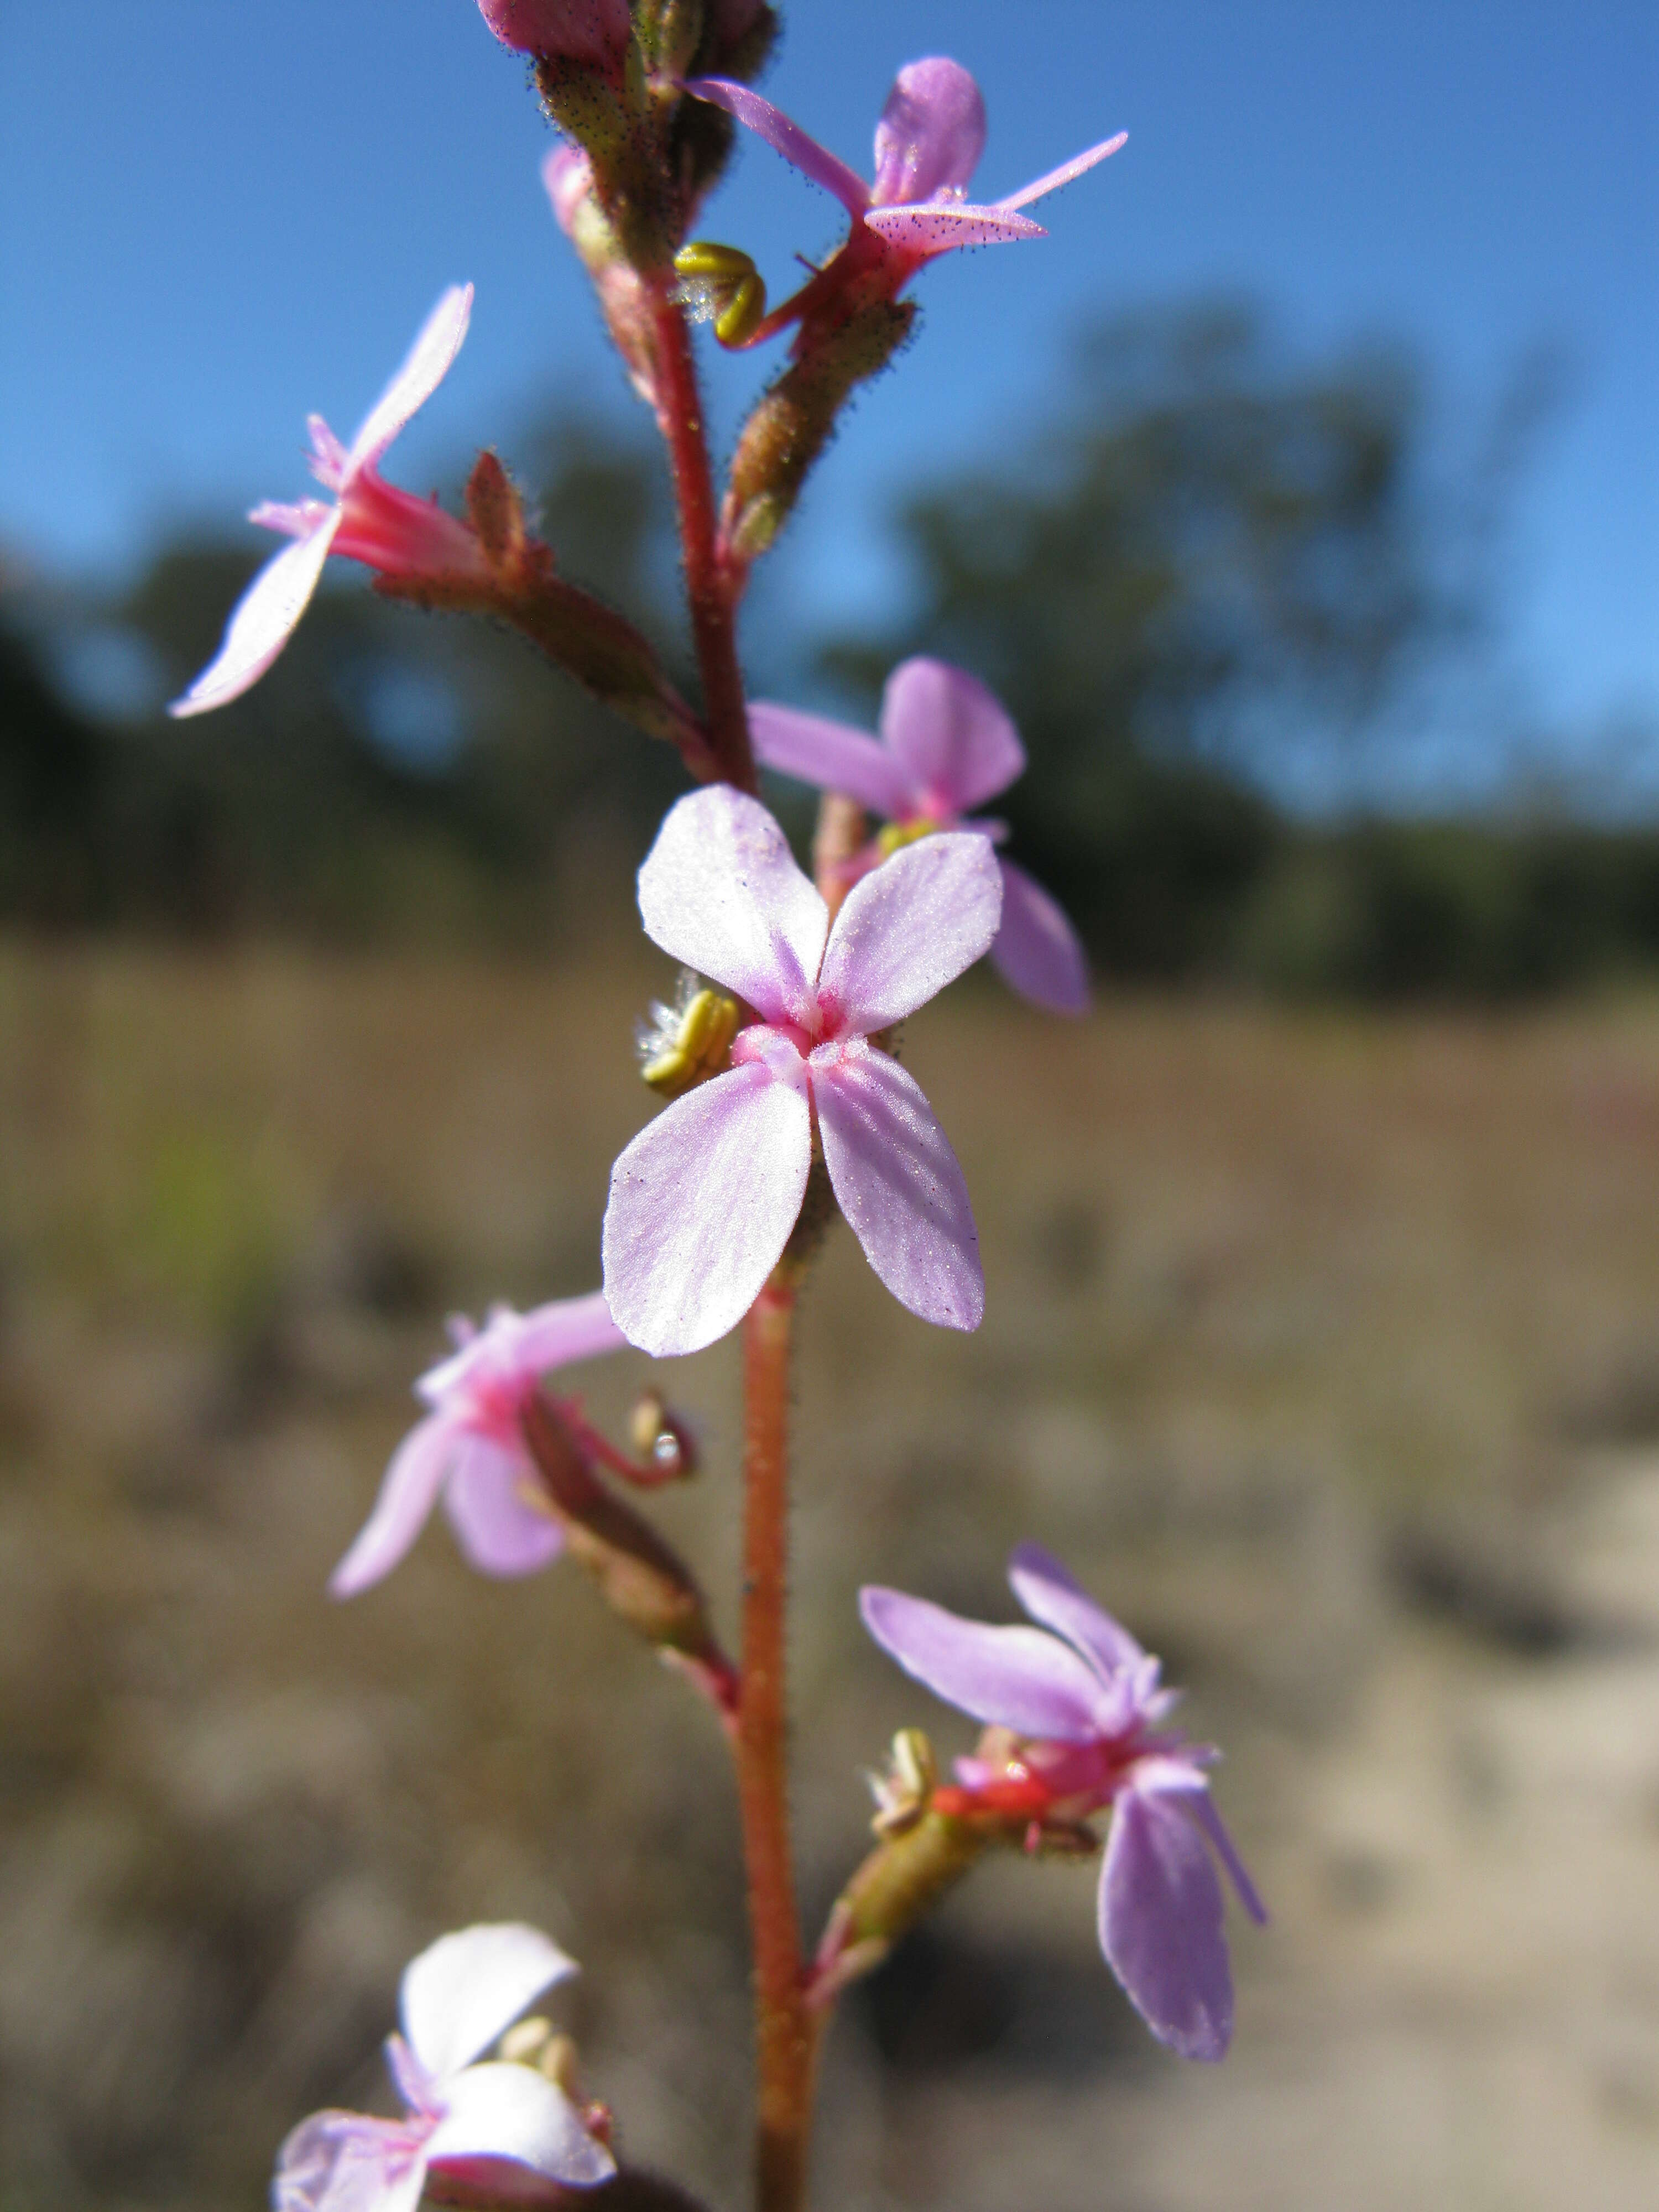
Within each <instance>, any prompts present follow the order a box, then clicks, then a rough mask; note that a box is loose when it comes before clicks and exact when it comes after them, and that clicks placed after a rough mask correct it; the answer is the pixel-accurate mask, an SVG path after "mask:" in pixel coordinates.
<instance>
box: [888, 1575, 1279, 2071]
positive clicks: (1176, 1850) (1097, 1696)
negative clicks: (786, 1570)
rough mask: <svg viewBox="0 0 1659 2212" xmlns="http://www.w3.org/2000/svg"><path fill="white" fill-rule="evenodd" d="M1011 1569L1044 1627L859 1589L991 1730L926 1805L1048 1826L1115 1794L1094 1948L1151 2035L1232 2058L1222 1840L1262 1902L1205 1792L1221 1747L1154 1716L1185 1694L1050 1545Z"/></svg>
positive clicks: (1185, 2050)
mask: <svg viewBox="0 0 1659 2212" xmlns="http://www.w3.org/2000/svg"><path fill="white" fill-rule="evenodd" d="M1008 1579H1009V1581H1010V1582H1011V1583H1012V1585H1013V1588H1014V1594H1015V1595H1016V1596H1017V1597H1018V1600H1019V1601H1020V1603H1021V1605H1023V1606H1024V1608H1025V1611H1026V1612H1027V1613H1029V1614H1030V1618H1031V1619H1032V1620H1034V1621H1036V1622H1038V1623H1040V1624H1041V1625H1040V1626H1038V1627H1036V1628H998V1627H993V1626H990V1625H989V1624H987V1623H986V1622H984V1621H978V1620H962V1619H961V1618H960V1617H959V1616H958V1615H957V1614H956V1613H947V1612H945V1609H944V1607H942V1606H937V1605H929V1604H928V1603H927V1601H926V1600H925V1599H922V1598H916V1597H908V1596H906V1595H905V1594H904V1593H903V1591H902V1590H896V1589H865V1590H863V1591H861V1592H860V1600H859V1603H860V1611H861V1612H862V1613H863V1615H864V1623H865V1626H866V1628H867V1629H868V1630H869V1631H870V1633H871V1634H872V1636H873V1637H874V1638H875V1639H876V1641H877V1643H878V1644H880V1645H881V1646H882V1647H883V1649H884V1650H886V1651H888V1652H890V1653H891V1655H892V1656H893V1657H894V1658H895V1659H896V1660H897V1661H898V1662H899V1664H900V1666H901V1667H902V1668H904V1670H905V1672H906V1673H907V1674H913V1675H915V1678H916V1680H918V1681H919V1682H925V1683H926V1684H927V1687H928V1688H929V1689H930V1690H933V1692H936V1693H937V1694H938V1695H939V1697H941V1698H944V1699H946V1700H947V1701H948V1702H949V1703H950V1704H951V1705H957V1706H959V1707H960V1708H961V1709H962V1711H963V1712H966V1713H971V1714H972V1715H973V1716H974V1717H975V1719H976V1720H980V1721H984V1722H986V1723H988V1725H989V1728H990V1729H991V1730H992V1731H994V1733H992V1734H991V1735H987V1739H986V1740H985V1741H982V1742H981V1748H980V1755H979V1756H978V1757H976V1758H974V1759H959V1760H958V1761H957V1780H958V1782H959V1784H961V1787H960V1788H959V1789H957V1790H938V1791H936V1792H935V1793H934V1797H933V1803H934V1805H935V1807H936V1808H938V1809H939V1811H941V1812H945V1813H950V1812H956V1813H960V1814H989V1815H992V1816H998V1815H1000V1816H1001V1817H1003V1818H1006V1820H1008V1821H1009V1822H1010V1823H1011V1824H1012V1823H1018V1822H1022V1821H1023V1822H1027V1823H1030V1825H1031V1826H1032V1828H1033V1829H1034V1830H1035V1831H1036V1832H1038V1833H1040V1832H1041V1829H1042V1826H1043V1824H1044V1823H1045V1822H1048V1821H1054V1822H1058V1823H1060V1824H1061V1825H1062V1826H1063V1825H1065V1824H1066V1823H1072V1824H1075V1823H1076V1822H1078V1821H1080V1820H1085V1819H1086V1818H1087V1817H1088V1815H1089V1814H1091V1813H1094V1812H1097V1811H1098V1810H1099V1809H1100V1808H1102V1807H1103V1806H1107V1805H1109V1806H1110V1807H1111V1808H1112V1828H1111V1835H1110V1838H1109V1842H1108V1844H1107V1846H1106V1857H1105V1863H1104V1866H1103V1869H1102V1872H1101V1878H1100V1905H1099V1926H1100V1946H1101V1948H1102V1950H1103V1952H1104V1953H1105V1954H1106V1958H1107V1960H1108V1962H1109V1965H1110V1966H1111V1968H1112V1971H1113V1972H1115V1974H1116V1976H1117V1978H1118V1979H1119V1981H1121V1983H1122V1984H1123V1986H1124V1988H1125V1989H1126V1990H1127V1992H1128V1994H1129V1996H1130V1998H1131V1999H1132V2000H1133V2003H1134V2005H1135V2007H1136V2008H1137V2009H1138V2010H1139V2013H1140V2014H1141V2015H1142V2017H1143V2018H1144V2019H1145V2020H1146V2024H1147V2026H1148V2027H1150V2028H1151V2029H1152V2033H1153V2034H1154V2035H1156V2036H1158V2038H1159V2039H1160V2040H1161V2041H1163V2042H1164V2043H1167V2044H1170V2045H1172V2046H1173V2048H1174V2049H1176V2051H1180V2052H1181V2053H1182V2056H1183V2057H1187V2058H1220V2057H1225V2053H1226V2049H1227V2044H1228V2040H1229V2039H1230V2038H1231V2034H1232V2024H1233V1985H1232V1974H1231V1969H1230V1967H1229V1966H1228V1961H1227V1945H1226V1939H1225V1936H1224V1935H1223V1933H1222V1896H1221V1884H1220V1882H1219V1881H1218V1879H1217V1875H1216V1870H1215V1867H1214V1864H1213V1863H1212V1859H1211V1857H1210V1853H1211V1850H1214V1852H1215V1854H1216V1856H1217V1857H1218V1858H1219V1859H1220V1861H1221V1863H1222V1864H1223V1865H1224V1866H1225V1868H1226V1869H1227V1872H1228V1873H1229V1875H1231V1877H1232V1882H1233V1887H1235V1888H1236V1889H1237V1892H1238V1895H1239V1898H1240V1899H1241V1901H1242V1902H1243V1906H1244V1909H1245V1911H1247V1912H1249V1914H1250V1915H1251V1917H1253V1918H1254V1919H1256V1920H1265V1919H1266V1917H1267V1913H1266V1911H1265V1909H1264V1908H1263V1906H1262V1904H1261V1899H1260V1898H1259V1897H1258V1896H1257V1895H1256V1893H1255V1887H1254V1885H1253V1884H1252V1882H1251V1881H1250V1878H1249V1875H1248V1874H1246V1872H1245V1871H1244V1868H1243V1863H1241V1861H1240V1859H1239V1857H1238V1853H1237V1851H1236V1850H1234V1848H1233V1844H1232V1839H1231V1837H1230V1836H1229V1835H1228V1833H1227V1832H1226V1830H1225V1828H1224V1827H1223V1826H1222V1824H1221V1818H1220V1815H1219V1814H1218V1813H1217V1811H1216V1809H1215V1807H1214V1805H1213V1803H1212V1802H1211V1798H1210V1793H1209V1783H1208V1780H1207V1778H1206V1773H1205V1769H1206V1766H1208V1765H1210V1763H1211V1762H1212V1760H1213V1759H1215V1757H1216V1756H1217V1754H1216V1753H1215V1752H1214V1751H1213V1750H1212V1749H1211V1748H1210V1747H1207V1746H1206V1745H1200V1744H1190V1743H1187V1742H1185V1741H1183V1740H1182V1738H1181V1737H1180V1736H1179V1735H1170V1734H1168V1733H1166V1732H1164V1731H1163V1730H1162V1729H1160V1728H1159V1725H1158V1724H1159V1723H1161V1722H1162V1721H1163V1719H1164V1717H1165V1715H1166V1714H1167V1713H1168V1711H1169V1710H1170V1706H1171V1705H1173V1704H1174V1703H1175V1693H1174V1692H1170V1691H1169V1690H1161V1689H1160V1688H1159V1687H1158V1662H1157V1660H1156V1659H1152V1658H1149V1657H1148V1656H1147V1655H1146V1653H1145V1652H1144V1651H1143V1650H1141V1648H1140V1646H1139V1644H1137V1643H1136V1642H1135V1640H1134V1638H1133V1637H1132V1636H1131V1635H1130V1634H1129V1633H1128V1632H1127V1629H1123V1628H1121V1627H1120V1626H1118V1624H1117V1622H1116V1621H1115V1620H1113V1619H1112V1617H1111V1615H1110V1614H1109V1613H1103V1611H1102V1610H1101V1608H1100V1607H1099V1606H1097V1604H1095V1602H1094V1601H1093V1600H1092V1599H1091V1597H1089V1596H1088V1595H1087V1594H1086V1593H1085V1591H1084V1590H1083V1589H1080V1588H1079V1585H1078V1583H1075V1582H1074V1581H1073V1579H1072V1577H1071V1576H1070V1575H1068V1574H1067V1573H1066V1571H1065V1569H1064V1568H1063V1567H1061V1566H1060V1565H1059V1563H1058V1562H1057V1561H1056V1560H1054V1559H1051V1558H1050V1557H1049V1556H1048V1553H1046V1552H1044V1551H1043V1550H1042V1548H1041V1547H1039V1546H1037V1545H1036V1544H1022V1545H1021V1546H1020V1547H1018V1550H1017V1551H1016V1552H1015V1553H1014V1554H1013V1557H1012V1560H1011V1561H1010V1563H1009V1571H1008ZM1050 1631H1052V1633H1050Z"/></svg>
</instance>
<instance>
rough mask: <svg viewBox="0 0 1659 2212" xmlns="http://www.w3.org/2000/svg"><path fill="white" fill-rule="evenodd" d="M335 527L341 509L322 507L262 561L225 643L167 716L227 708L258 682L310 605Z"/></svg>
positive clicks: (233, 616) (236, 609) (227, 628)
mask: <svg viewBox="0 0 1659 2212" xmlns="http://www.w3.org/2000/svg"><path fill="white" fill-rule="evenodd" d="M339 526H340V510H339V508H338V507H325V508H324V509H323V510H322V512H321V513H320V515H319V519H318V522H317V526H316V528H315V529H314V530H313V531H312V532H310V534H309V535H308V536H307V537H304V538H296V539H295V542H294V544H292V545H284V546H283V550H282V551H281V552H280V553H279V554H278V555H277V556H276V559H275V560H274V561H267V562H266V563H265V565H264V568H261V569H260V571H259V573H258V575H257V576H256V577H255V578H254V579H253V581H252V583H251V584H250V585H249V586H248V587H247V589H246V591H245V592H243V594H242V596H241V598H240V599H239V600H238V601H237V603H236V605H235V607H234V610H233V611H232V613H231V617H230V620H229V622H228V623H227V624H226V625H225V637H224V643H223V644H222V646H221V647H219V650H218V652H217V653H216V655H215V656H214V658H213V659H211V660H210V662H209V663H208V665H207V666H206V667H205V668H204V670H203V671H202V672H201V674H200V675H199V676H198V677H197V679H196V681H195V682H194V683H193V684H191V687H190V689H189V690H188V691H186V692H185V694H184V696H182V698H178V699H175V700H174V701H173V703H172V705H171V706H170V707H169V708H167V712H168V714H173V715H175V716H177V717H179V719H181V720H182V718H183V717H184V716H185V715H186V714H207V713H208V712H209V711H210V709H211V708H215V707H228V705H229V704H230V702H231V701H232V700H233V699H240V697H241V696H242V694H243V692H244V691H246V690H251V689H252V686H253V685H254V684H257V683H258V680H259V678H261V677H262V676H263V675H264V672H265V671H266V669H267V668H269V667H270V664H271V662H272V661H273V660H275V659H276V656H277V654H278V653H280V652H281V651H282V649H283V647H284V646H285V645H286V644H287V643H288V641H289V632H290V631H291V630H292V629H293V628H294V625H295V623H297V622H298V621H299V619H300V617H301V615H302V614H303V613H304V612H305V611H306V609H307V607H308V606H309V605H310V604H311V595H312V593H313V592H314V591H315V590H316V588H317V580H318V578H319V576H320V575H321V574H322V573H323V563H324V562H325V561H326V560H327V558H328V554H329V548H330V547H331V545H332V544H333V543H334V533H335V532H336V531H337V529H338V528H339Z"/></svg>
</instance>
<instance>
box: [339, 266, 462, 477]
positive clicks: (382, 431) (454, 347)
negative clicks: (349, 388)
mask: <svg viewBox="0 0 1659 2212" xmlns="http://www.w3.org/2000/svg"><path fill="white" fill-rule="evenodd" d="M471 313H472V287H471V285H470V284H452V285H451V286H450V288H449V289H448V290H447V292H446V293H445V294H444V295H443V297H442V299H441V300H440V301H439V302H438V304H437V306H436V307H435V308H434V309H433V310H432V313H430V314H429V315H428V317H427V319H426V320H425V322H423V323H422V325H421V328H420V333H419V335H418V337H416V340H415V343H414V344H413V345H412V346H411V347H410V349H409V354H408V357H407V358H406V360H405V361H404V365H403V367H402V368H400V369H399V370H398V374H396V375H395V376H394V377H393V378H392V381H391V383H390V384H388V385H387V386H386V390H385V391H384V392H382V393H381V394H380V398H378V399H377V400H376V401H375V403H374V406H373V407H371V408H370V409H369V410H368V415H367V416H366V417H365V418H364V421H363V426H362V428H361V429H360V430H359V431H358V433H357V435H356V437H355V438H354V439H353V440H352V441H351V451H350V453H349V454H348V456H347V458H346V466H347V471H348V472H349V474H351V475H356V472H357V471H359V470H360V469H363V468H367V467H371V466H373V465H374V463H375V462H376V461H378V460H379V459H380V456H381V454H382V453H385V451H386V447H388V446H389V445H390V444H391V443H392V440H393V439H394V438H395V437H396V436H397V435H398V431H399V430H401V429H402V428H403V427H404V423H405V422H408V420H409V418H410V416H411V415H413V414H414V413H415V411H416V409H417V408H420V407H423V406H424V405H425V404H426V403H427V401H428V399H430V398H431V397H432V395H433V393H434V392H435V391H436V390H437V388H438V386H440V385H441V383H442V382H443V380H444V379H445V377H446V376H447V374H449V367H450V363H451V362H453V360H454V358H455V356H456V355H457V354H458V353H459V351H460V349H461V341H462V340H463V339H464V338H465V336H466V326H467V323H468V321H469V319H470V318H471Z"/></svg>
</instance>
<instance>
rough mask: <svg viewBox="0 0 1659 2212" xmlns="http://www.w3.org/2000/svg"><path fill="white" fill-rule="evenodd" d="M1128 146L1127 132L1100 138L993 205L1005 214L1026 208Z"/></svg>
mask: <svg viewBox="0 0 1659 2212" xmlns="http://www.w3.org/2000/svg"><path fill="white" fill-rule="evenodd" d="M1128 143H1129V134H1128V132H1127V131H1119V132H1118V133H1117V135H1116V137H1113V138H1103V139H1102V140H1101V142H1100V143H1099V145H1098V146H1091V147H1090V148H1089V149H1087V151H1086V152H1085V153H1081V154H1073V156H1072V158H1071V160H1070V161H1062V162H1061V163H1060V167H1058V168H1057V169H1050V170H1049V171H1048V173H1047V174H1046V175H1044V176H1041V177H1039V178H1038V179H1036V183H1035V184H1030V185H1021V187H1020V189H1019V190H1018V191H1017V192H1010V193H1009V195H1008V197H1006V199H1000V200H999V201H998V202H997V206H998V208H999V209H1000V210H1004V211H1006V210H1012V209H1013V208H1023V207H1029V206H1030V204H1031V202H1032V201H1033V200H1040V199H1046V198H1047V197H1048V194H1049V193H1050V192H1057V191H1059V190H1060V186H1061V185H1069V184H1070V183H1071V181H1072V179H1073V177H1080V176H1081V175H1082V174H1083V173H1084V171H1085V169H1092V168H1093V167H1094V166H1095V163H1096V162H1097V161H1104V160H1105V159H1106V156H1107V155H1109V154H1115V153H1116V152H1118V150H1119V149H1120V148H1121V147H1124V146H1127V144H1128Z"/></svg>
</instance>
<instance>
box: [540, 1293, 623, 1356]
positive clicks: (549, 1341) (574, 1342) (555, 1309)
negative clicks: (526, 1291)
mask: <svg viewBox="0 0 1659 2212" xmlns="http://www.w3.org/2000/svg"><path fill="white" fill-rule="evenodd" d="M627 1341H628V1339H627V1338H626V1337H625V1336H624V1335H623V1333H622V1331H621V1330H620V1329H619V1328H617V1324H616V1322H614V1321H612V1320H611V1309H610V1307H609V1306H608V1305H606V1304H605V1292H604V1291H587V1292H586V1294H585V1295H584V1296H583V1297H579V1298H554V1299H552V1300H550V1302H549V1304H546V1305H542V1306H535V1307H532V1310H530V1312H528V1313H527V1314H523V1315H520V1317H519V1332H518V1344H517V1352H518V1358H519V1362H520V1365H521V1366H522V1367H523V1368H524V1370H526V1372H527V1373H532V1374H536V1375H546V1374H548V1373H550V1371H551V1370H553V1369H554V1368H556V1367H569V1366H573V1365H574V1364H575V1362H576V1361H577V1360H579V1359H597V1358H599V1354H600V1353H601V1352H620V1351H621V1350H622V1348H623V1346H624V1345H625V1344H626V1343H627Z"/></svg>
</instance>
